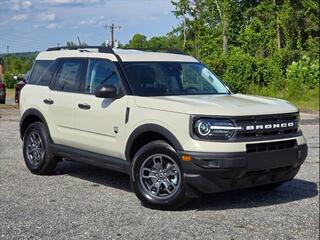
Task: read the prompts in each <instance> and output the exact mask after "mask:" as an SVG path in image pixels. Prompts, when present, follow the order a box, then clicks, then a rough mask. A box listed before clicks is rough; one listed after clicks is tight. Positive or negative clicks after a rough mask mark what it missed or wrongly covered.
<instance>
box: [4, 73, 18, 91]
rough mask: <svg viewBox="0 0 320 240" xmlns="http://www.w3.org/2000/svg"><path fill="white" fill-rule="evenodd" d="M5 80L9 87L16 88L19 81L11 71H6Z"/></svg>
mask: <svg viewBox="0 0 320 240" xmlns="http://www.w3.org/2000/svg"><path fill="white" fill-rule="evenodd" d="M3 82H4V83H5V84H6V87H7V88H14V87H15V85H16V83H17V81H16V80H15V79H14V78H13V75H12V74H10V73H5V74H4V75H3Z"/></svg>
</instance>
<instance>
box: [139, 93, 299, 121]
mask: <svg viewBox="0 0 320 240" xmlns="http://www.w3.org/2000/svg"><path fill="white" fill-rule="evenodd" d="M135 99H136V104H137V106H138V107H143V108H151V109H157V110H161V111H170V112H177V113H184V114H199V115H221V116H246V115H247V116H248V115H267V114H281V113H292V112H297V111H298V109H297V108H296V107H295V106H293V105H291V104H290V103H289V102H287V101H285V100H281V99H275V98H268V97H258V96H251V95H243V94H227V95H180V96H159V97H139V96H136V97H135Z"/></svg>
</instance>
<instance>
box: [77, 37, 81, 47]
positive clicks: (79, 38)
mask: <svg viewBox="0 0 320 240" xmlns="http://www.w3.org/2000/svg"><path fill="white" fill-rule="evenodd" d="M77 38H78V43H79V46H81V41H80V38H79V36H77Z"/></svg>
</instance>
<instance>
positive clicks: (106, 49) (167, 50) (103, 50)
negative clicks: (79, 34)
mask: <svg viewBox="0 0 320 240" xmlns="http://www.w3.org/2000/svg"><path fill="white" fill-rule="evenodd" d="M85 49H97V50H98V51H99V52H101V53H111V54H115V52H114V51H113V49H112V48H111V47H104V46H62V47H52V48H48V49H47V51H59V50H85ZM118 49H122V50H138V51H146V52H164V53H174V54H181V55H187V54H186V53H185V52H183V51H181V50H179V49H174V48H118Z"/></svg>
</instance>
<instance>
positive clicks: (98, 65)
mask: <svg viewBox="0 0 320 240" xmlns="http://www.w3.org/2000/svg"><path fill="white" fill-rule="evenodd" d="M106 84H108V85H109V84H110V85H113V86H114V87H115V88H116V89H117V92H118V93H119V91H120V81H119V77H118V75H117V72H116V70H115V67H114V65H113V63H112V62H110V61H108V60H95V59H91V60H90V61H89V65H88V71H87V77H86V81H85V86H84V92H85V93H91V94H93V93H94V92H95V91H96V89H97V87H99V86H103V85H106Z"/></svg>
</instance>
